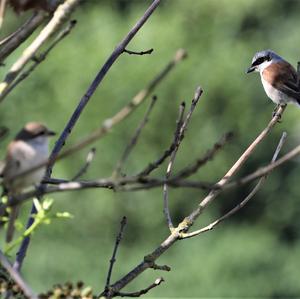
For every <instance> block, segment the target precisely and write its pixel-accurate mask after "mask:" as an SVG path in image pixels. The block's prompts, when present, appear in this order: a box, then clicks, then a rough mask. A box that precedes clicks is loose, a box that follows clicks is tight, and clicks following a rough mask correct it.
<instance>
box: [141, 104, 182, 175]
mask: <svg viewBox="0 0 300 299" xmlns="http://www.w3.org/2000/svg"><path fill="white" fill-rule="evenodd" d="M184 109H185V102H182V103H181V104H180V107H179V117H178V120H177V122H176V131H175V133H174V138H173V142H172V143H171V145H170V146H169V148H168V149H167V150H165V151H164V153H163V154H162V156H160V157H159V158H158V159H157V160H156V161H154V162H152V163H149V164H148V165H147V166H146V167H145V168H144V169H143V170H142V171H141V172H139V173H138V174H137V175H136V176H137V177H145V176H147V175H149V174H150V173H151V172H152V171H153V170H155V169H156V168H158V167H159V166H160V165H161V164H162V163H163V162H164V161H165V160H166V159H167V158H168V157H169V156H170V155H171V154H172V152H173V151H174V149H175V147H176V143H177V137H178V134H179V131H180V128H181V125H182V120H183V115H184Z"/></svg>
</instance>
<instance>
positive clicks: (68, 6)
mask: <svg viewBox="0 0 300 299" xmlns="http://www.w3.org/2000/svg"><path fill="white" fill-rule="evenodd" d="M79 2H80V1H79V0H66V1H65V2H64V3H63V4H62V5H60V6H59V7H58V8H57V10H56V12H55V13H54V16H53V18H52V20H51V21H50V23H52V24H51V26H50V23H49V24H48V26H46V27H45V28H44V30H43V31H42V32H41V34H40V38H38V39H36V40H35V42H33V43H32V44H31V46H30V48H29V50H30V52H29V53H28V54H26V53H25V54H26V55H25V54H24V55H23V56H22V57H21V59H20V60H19V61H17V63H16V64H15V65H14V66H13V68H15V71H16V70H19V71H20V70H21V69H22V68H23V67H24V65H25V64H24V63H26V62H27V61H26V59H27V58H29V59H30V58H32V57H33V55H34V53H35V52H36V50H37V49H38V48H39V46H40V45H42V43H43V41H44V40H45V37H46V36H47V33H50V32H51V33H53V31H54V30H53V29H56V27H57V25H58V23H60V22H62V21H63V20H64V19H65V17H66V16H68V15H69V14H70V13H71V10H72V8H74V7H75V6H76V5H77V4H79ZM160 2H161V0H154V1H153V2H152V4H151V5H150V6H149V8H148V9H147V10H146V12H145V13H144V15H143V16H142V17H141V18H140V20H139V21H138V22H137V23H136V24H135V25H134V27H133V28H132V29H131V30H130V31H129V33H128V34H127V35H126V36H125V38H124V39H123V40H122V41H121V43H120V44H119V45H118V46H117V47H116V48H115V49H114V51H113V52H112V53H111V55H110V56H109V58H108V59H107V61H106V62H105V63H104V65H103V66H102V68H101V69H100V71H99V72H98V74H97V75H96V77H95V79H94V80H93V82H92V83H91V85H90V86H89V87H88V90H87V92H86V93H85V94H84V95H83V97H82V98H81V99H80V101H79V104H78V105H77V107H76V109H75V111H74V112H73V114H72V116H71V118H70V119H69V121H68V123H67V125H66V126H65V128H64V129H63V131H62V133H61V134H60V136H59V138H58V140H57V141H56V143H55V146H54V148H53V150H52V152H51V154H50V158H49V160H48V161H45V163H46V164H44V165H47V169H46V174H45V178H46V179H47V178H50V177H51V174H52V168H53V166H54V163H55V161H56V160H57V159H58V158H62V157H63V155H61V156H60V157H59V154H60V151H61V149H62V148H63V146H64V144H65V143H66V140H67V138H68V136H69V135H70V134H71V132H72V129H73V128H74V126H75V125H76V123H77V121H78V119H79V117H80V115H81V113H82V111H83V110H84V108H85V106H86V105H87V104H88V102H89V100H90V99H91V97H92V95H93V94H94V92H95V91H96V89H97V87H98V86H99V85H100V83H101V82H102V80H103V78H104V77H105V75H106V74H107V72H108V71H109V69H110V68H111V66H112V65H113V64H114V62H115V61H116V60H117V59H118V57H119V56H120V55H121V54H122V53H123V50H124V49H125V48H126V46H127V45H128V44H129V43H130V41H131V40H132V39H133V38H134V36H135V35H136V34H137V32H138V31H139V30H140V29H141V28H142V26H143V25H144V24H145V23H146V21H147V20H148V19H149V17H150V16H151V15H152V13H153V12H154V11H155V9H156V8H157V7H158V6H159V4H160ZM57 21H59V22H57ZM13 68H12V69H13ZM6 79H7V78H6ZM10 80H11V79H10ZM10 82H11V81H10ZM4 83H5V85H3V86H2V90H1V84H0V93H1V92H3V91H4V90H5V89H6V88H7V87H8V82H4ZM0 98H1V94H0ZM143 98H144V96H143ZM123 118H124V117H123ZM106 130H107V128H106V127H105V131H106ZM98 133H99V132H98ZM102 135H103V133H102V130H101V131H100V136H102ZM99 138H100V137H99V135H98V134H97V136H94V135H93V136H92V138H91V139H89V140H88V141H87V140H84V141H83V142H81V143H80V144H79V145H76V146H75V147H73V149H71V150H69V152H67V153H65V154H64V155H65V156H66V155H70V154H71V153H72V152H74V151H78V150H80V149H81V148H83V147H84V146H86V145H87V144H89V143H91V142H93V141H94V140H96V139H99ZM39 167H42V166H40V165H38V168H39ZM31 171H32V170H31ZM43 189H44V188H43V187H41V191H42V190H43ZM32 212H33V213H36V211H35V208H34V206H32ZM30 217H31V216H30ZM29 240H30V239H29ZM23 242H27V240H24V241H23ZM23 248H24V249H25V251H27V249H28V246H27V247H25V246H23V245H22V244H21V246H20V249H23ZM20 255H21V256H25V255H26V252H25V253H23V252H21V253H20ZM21 265H22V264H21Z"/></svg>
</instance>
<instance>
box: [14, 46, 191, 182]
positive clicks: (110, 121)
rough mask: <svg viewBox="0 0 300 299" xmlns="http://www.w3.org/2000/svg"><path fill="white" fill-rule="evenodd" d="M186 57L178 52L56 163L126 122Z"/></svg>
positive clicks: (29, 170)
mask: <svg viewBox="0 0 300 299" xmlns="http://www.w3.org/2000/svg"><path fill="white" fill-rule="evenodd" d="M186 57H187V53H186V51H185V50H183V49H179V50H177V51H176V53H175V55H174V57H173V59H172V60H171V61H170V62H169V63H168V64H167V65H166V66H165V67H164V68H163V69H162V71H161V72H160V73H158V75H156V76H155V77H154V79H153V80H152V81H150V83H149V84H148V85H147V86H146V87H145V88H144V89H142V90H141V91H140V92H138V93H137V94H136V95H135V96H134V97H133V98H132V100H131V101H130V102H129V103H128V104H127V105H125V106H124V107H123V108H122V109H121V110H119V111H118V112H117V113H116V114H114V115H113V116H112V117H110V118H107V119H106V120H104V121H103V123H102V126H101V127H100V128H99V129H96V130H95V131H93V132H92V133H91V134H90V135H88V136H87V137H86V138H84V139H82V140H80V141H79V142H78V143H76V144H74V145H73V146H71V147H69V148H68V149H67V150H65V151H64V152H63V153H61V154H59V155H58V156H57V157H56V159H55V161H58V160H61V159H64V158H66V157H68V156H70V155H72V154H74V153H76V152H78V151H80V150H82V149H83V148H85V147H86V146H88V145H90V144H91V143H93V142H95V141H96V140H99V139H101V138H103V137H104V136H105V135H106V134H107V133H108V132H110V131H111V129H112V128H113V127H114V126H115V125H117V124H119V123H120V122H121V121H123V120H125V119H126V118H127V117H128V116H129V115H131V114H132V113H133V112H134V111H135V109H136V108H137V107H138V106H139V105H141V104H142V103H143V101H144V100H145V99H146V98H147V97H148V96H149V95H150V94H151V93H152V92H153V91H154V90H155V88H156V87H157V86H158V84H159V83H161V82H162V80H163V79H165V78H166V76H167V75H168V74H169V73H170V71H171V70H173V69H174V67H175V66H176V65H177V64H178V63H179V62H180V61H182V60H183V59H185V58H186ZM167 157H168V155H167ZM52 162H53V161H52ZM48 164H49V160H45V161H43V162H41V163H40V164H39V165H37V166H35V167H33V168H31V169H28V170H26V171H24V172H22V173H20V174H18V175H16V176H14V177H13V178H12V180H14V179H16V178H17V177H20V176H24V175H27V174H28V173H31V172H33V171H35V170H37V169H39V168H41V167H43V166H45V165H48Z"/></svg>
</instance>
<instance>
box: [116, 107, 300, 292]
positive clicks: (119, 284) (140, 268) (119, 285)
mask: <svg viewBox="0 0 300 299" xmlns="http://www.w3.org/2000/svg"><path fill="white" fill-rule="evenodd" d="M284 109H285V107H280V108H279V111H278V113H277V114H276V115H275V116H274V117H273V118H272V120H271V121H270V123H269V124H268V126H267V127H266V128H265V129H264V130H263V131H262V132H261V133H260V134H259V136H258V137H257V138H256V139H255V140H254V141H253V142H252V143H251V145H250V146H249V147H248V148H247V149H246V151H245V152H244V153H243V154H242V155H241V157H240V158H239V159H238V161H237V162H236V163H235V164H234V165H233V166H232V167H231V169H230V170H229V171H228V172H227V174H226V175H225V176H224V178H223V179H222V180H220V182H222V185H225V183H226V182H227V180H229V178H230V177H232V176H233V175H234V174H235V173H236V172H237V171H238V169H239V168H240V167H241V166H242V165H243V164H244V162H245V161H246V160H247V158H248V157H249V156H250V154H251V153H253V151H254V149H255V148H256V146H257V145H258V144H259V143H260V142H261V141H262V140H263V139H264V138H265V137H266V136H267V135H268V133H269V132H270V130H271V129H272V128H273V127H274V126H275V124H276V123H277V122H278V120H279V118H280V116H281V115H282V113H283V111H284ZM291 153H292V154H291ZM295 154H300V146H298V147H297V148H296V149H294V150H292V151H291V152H290V153H288V154H287V155H285V156H287V158H291V157H294V156H295ZM287 158H284V161H287ZM281 159H283V158H281ZM278 161H279V160H278ZM275 163H276V162H275ZM275 163H274V164H275ZM274 164H272V165H274ZM264 174H265V173H264ZM227 175H228V177H227ZM220 192H221V190H213V191H211V192H210V193H209V195H208V196H207V197H205V201H204V203H202V201H201V202H200V205H199V206H198V207H197V208H196V209H195V210H194V211H193V212H192V213H191V214H190V215H189V216H188V217H186V218H185V219H184V220H183V221H182V222H181V223H180V224H179V225H178V226H177V227H176V228H175V229H174V230H173V232H172V233H171V234H170V235H169V236H168V237H167V238H166V239H165V240H164V241H163V242H162V243H161V244H160V245H159V246H158V247H157V248H156V249H155V250H153V251H152V252H151V253H150V254H148V255H147V256H146V257H147V258H146V259H145V258H144V260H142V261H141V262H140V263H139V264H138V265H136V266H135V267H134V268H133V269H132V270H131V271H130V272H128V273H127V274H126V275H124V276H123V277H122V278H121V279H119V280H118V281H116V282H115V283H114V284H113V285H112V286H111V289H113V290H114V292H115V293H116V292H119V291H120V290H121V289H123V288H124V287H125V286H126V285H128V284H129V283H130V282H131V281H132V280H134V279H135V278H136V277H137V276H139V275H140V274H141V273H143V272H144V271H145V270H146V269H149V268H150V266H151V264H149V262H148V261H149V260H151V261H152V262H154V261H155V260H157V259H158V258H159V257H160V256H161V255H162V254H164V252H165V251H167V250H168V249H169V248H170V247H171V246H172V245H173V244H174V243H176V242H177V241H178V240H179V239H180V235H181V234H182V233H183V232H187V231H188V230H189V228H190V227H191V226H192V224H193V222H194V220H196V219H197V218H198V216H199V215H200V213H201V212H202V211H203V209H204V208H205V207H206V206H207V205H208V204H209V203H210V202H211V201H212V200H213V199H215V198H216V197H217V195H219V194H220ZM201 203H202V205H201Z"/></svg>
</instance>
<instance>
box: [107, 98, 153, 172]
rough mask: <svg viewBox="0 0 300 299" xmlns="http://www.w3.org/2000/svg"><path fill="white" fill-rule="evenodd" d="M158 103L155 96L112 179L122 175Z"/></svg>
mask: <svg viewBox="0 0 300 299" xmlns="http://www.w3.org/2000/svg"><path fill="white" fill-rule="evenodd" d="M156 102H157V97H156V96H153V97H152V100H151V103H150V105H149V108H148V109H147V111H146V114H145V116H144V118H143V119H142V121H141V123H140V124H139V126H138V127H137V129H136V131H135V132H134V135H133V136H132V138H131V139H130V142H129V143H128V145H127V146H126V148H125V150H124V152H123V154H122V156H121V159H120V160H119V162H118V163H117V166H116V168H115V171H114V173H113V175H112V177H118V176H120V174H121V171H122V167H123V165H124V164H125V162H126V161H127V159H128V157H129V155H130V153H131V151H132V150H133V148H134V147H135V145H136V144H137V141H138V138H139V137H140V134H141V132H142V130H143V128H144V127H145V125H146V124H147V122H148V121H149V115H150V113H151V111H152V109H153V107H154V105H155V103H156Z"/></svg>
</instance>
